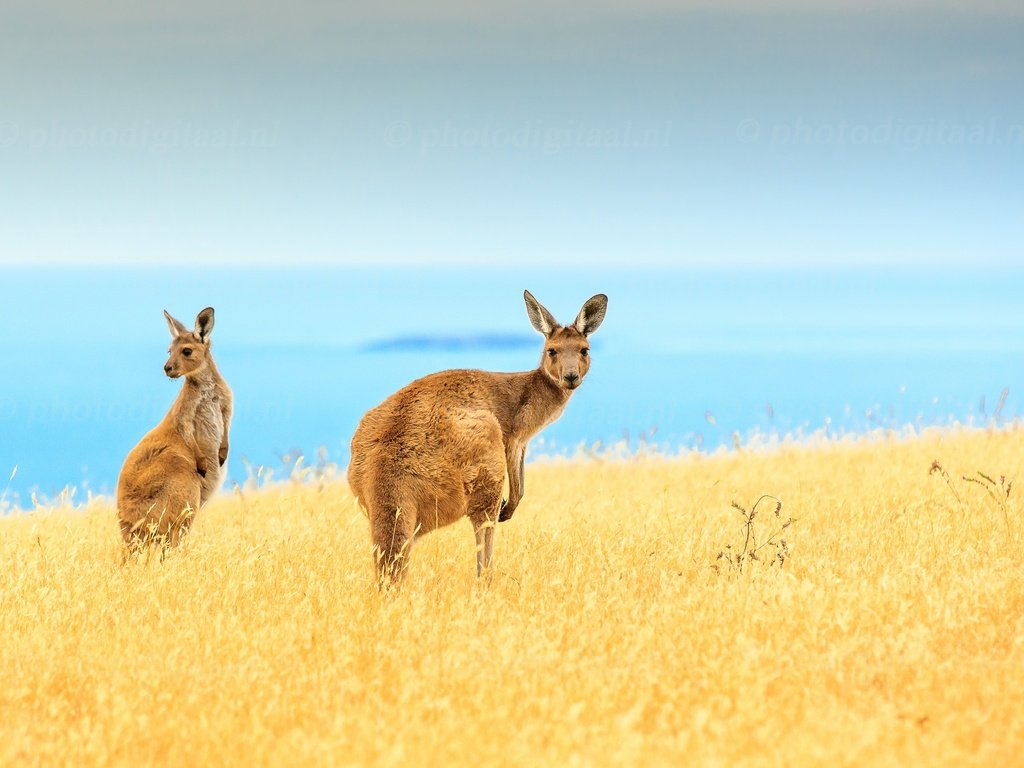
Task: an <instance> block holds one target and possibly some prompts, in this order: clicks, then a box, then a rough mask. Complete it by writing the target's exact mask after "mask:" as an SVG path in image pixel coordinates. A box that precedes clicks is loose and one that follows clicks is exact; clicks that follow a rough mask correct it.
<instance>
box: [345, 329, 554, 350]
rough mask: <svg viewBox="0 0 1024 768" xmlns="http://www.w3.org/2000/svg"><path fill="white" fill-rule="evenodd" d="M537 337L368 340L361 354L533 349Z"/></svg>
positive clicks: (504, 335)
mask: <svg viewBox="0 0 1024 768" xmlns="http://www.w3.org/2000/svg"><path fill="white" fill-rule="evenodd" d="M536 346H537V338H536V336H535V335H532V334H525V333H480V334H474V335H470V336H451V335H441V336H395V337H393V338H390V339H381V340H379V341H371V342H369V343H368V344H365V345H364V346H363V347H362V351H363V352H436V351H462V350H477V349H496V350H505V349H522V348H523V347H536Z"/></svg>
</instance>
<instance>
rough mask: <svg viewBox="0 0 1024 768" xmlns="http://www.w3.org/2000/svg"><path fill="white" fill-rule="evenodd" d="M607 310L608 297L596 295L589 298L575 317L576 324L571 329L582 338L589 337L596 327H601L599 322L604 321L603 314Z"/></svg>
mask: <svg viewBox="0 0 1024 768" xmlns="http://www.w3.org/2000/svg"><path fill="white" fill-rule="evenodd" d="M607 309H608V297H607V296H605V295H604V294H603V293H599V294H597V296H591V297H590V298H589V299H587V303H586V304H584V305H583V309H581V310H580V313H579V314H578V315H576V322H575V323H573V324H572V325H573V328H575V329H576V330H577V331H579V332H580V333H582V334H583V335H584V336H589V335H590V334H592V333H593V332H594V331H596V330H597V327H598V326H599V325H601V321H602V320H604V313H605V312H606V311H607Z"/></svg>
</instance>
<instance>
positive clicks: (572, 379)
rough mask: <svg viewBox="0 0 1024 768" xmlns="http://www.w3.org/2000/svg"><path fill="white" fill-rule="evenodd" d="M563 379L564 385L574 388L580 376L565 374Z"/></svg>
mask: <svg viewBox="0 0 1024 768" xmlns="http://www.w3.org/2000/svg"><path fill="white" fill-rule="evenodd" d="M563 378H564V379H565V383H566V384H568V385H569V386H570V387H575V386H576V384H577V383H578V382H579V380H580V375H579V374H578V373H567V374H565V376H564V377H563Z"/></svg>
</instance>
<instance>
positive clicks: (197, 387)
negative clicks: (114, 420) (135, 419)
mask: <svg viewBox="0 0 1024 768" xmlns="http://www.w3.org/2000/svg"><path fill="white" fill-rule="evenodd" d="M164 316H165V317H166V319H167V325H168V328H170V331H171V346H170V349H169V350H168V352H169V355H170V356H169V357H168V360H167V363H166V364H165V365H164V372H165V373H166V374H167V375H168V376H169V377H171V378H178V377H179V376H184V377H185V383H184V385H183V386H182V388H181V391H180V392H179V393H178V397H177V399H175V401H174V404H173V405H171V409H170V410H169V411H168V412H167V415H166V416H165V417H164V420H163V421H161V422H160V423H159V424H157V426H156V427H155V428H154V429H153V430H152V431H151V432H149V434H147V435H146V436H145V437H143V438H142V440H141V441H140V442H139V444H138V445H136V446H135V447H134V448H133V449H132V450H131V452H130V453H129V454H128V457H127V458H126V459H125V462H124V466H123V467H122V468H121V475H120V477H119V478H118V481H117V516H118V519H119V521H120V523H121V535H122V536H123V537H124V540H125V543H126V544H128V545H129V546H138V545H140V544H144V543H147V542H149V541H159V542H161V543H164V544H167V545H170V546H174V545H176V544H177V543H178V542H179V541H180V539H181V537H182V536H183V535H184V534H185V533H187V532H188V529H189V527H190V526H191V524H192V520H193V518H194V516H195V514H196V512H198V511H199V508H200V507H201V506H202V505H203V504H205V503H206V501H207V499H209V498H210V496H212V495H213V494H214V493H215V492H216V491H217V489H218V488H220V485H221V483H222V482H223V476H224V465H225V462H226V461H227V458H228V430H229V427H230V423H231V403H232V400H231V390H230V389H229V388H228V385H227V383H226V382H225V381H224V379H223V378H222V377H221V375H220V373H219V372H218V370H217V366H216V364H215V363H214V361H213V355H212V354H211V352H210V333H211V331H212V330H213V309H212V308H209V307H208V308H207V309H204V310H203V311H202V312H200V313H199V315H198V316H197V317H196V325H195V329H194V330H193V331H189V330H187V329H186V328H185V326H184V325H182V324H181V323H180V322H179V321H177V320H175V319H174V318H173V317H171V316H170V315H169V314H167V312H164Z"/></svg>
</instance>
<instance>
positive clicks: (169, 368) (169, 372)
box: [164, 363, 176, 379]
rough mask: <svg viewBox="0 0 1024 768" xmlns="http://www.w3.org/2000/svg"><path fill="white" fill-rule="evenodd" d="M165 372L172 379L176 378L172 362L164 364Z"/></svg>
mask: <svg viewBox="0 0 1024 768" xmlns="http://www.w3.org/2000/svg"><path fill="white" fill-rule="evenodd" d="M164 373H166V374H167V375H168V376H169V377H170V378H172V379H173V378H176V377H175V375H174V366H173V365H171V364H170V363H165V364H164Z"/></svg>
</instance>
